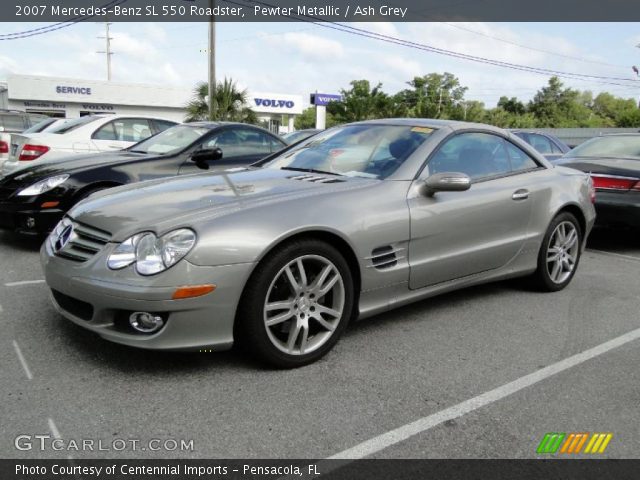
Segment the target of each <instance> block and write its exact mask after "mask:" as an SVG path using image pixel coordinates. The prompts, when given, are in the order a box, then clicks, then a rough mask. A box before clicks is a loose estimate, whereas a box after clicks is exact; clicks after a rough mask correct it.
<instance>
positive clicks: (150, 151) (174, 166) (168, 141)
mask: <svg viewBox="0 0 640 480" xmlns="http://www.w3.org/2000/svg"><path fill="white" fill-rule="evenodd" d="M286 146H287V145H286V144H285V143H284V142H283V141H282V140H281V139H280V138H278V137H277V136H276V135H274V134H272V133H271V132H269V131H267V130H265V129H262V128H259V127H255V126H252V125H245V124H239V123H213V122H196V123H189V124H182V125H177V126H175V127H171V128H169V129H167V130H165V131H164V132H161V133H159V134H157V135H155V136H153V137H151V138H148V139H146V140H143V141H142V142H140V143H137V144H135V145H133V146H131V147H129V148H127V149H125V150H120V151H118V152H113V153H111V152H109V153H104V154H97V155H96V154H93V155H91V156H86V157H77V158H74V159H72V160H64V161H60V162H50V163H46V164H42V165H38V166H33V167H29V168H25V169H22V170H19V171H16V172H14V173H12V174H10V175H7V176H6V177H3V178H0V229H4V230H13V231H16V232H18V233H23V234H32V235H39V234H46V233H48V232H49V231H51V229H52V228H53V227H54V226H55V225H56V223H57V222H58V221H59V220H60V219H61V218H62V216H63V215H64V213H65V212H66V211H67V210H69V209H70V208H71V207H72V206H73V205H75V204H76V203H78V202H79V201H80V200H82V199H84V198H86V197H88V196H89V195H91V194H92V193H94V192H97V191H99V190H104V189H107V188H112V187H117V186H120V185H125V184H129V183H133V182H140V181H143V180H152V179H157V178H163V177H173V176H176V175H185V174H190V173H196V172H202V171H203V170H209V169H211V170H221V169H229V168H234V167H242V166H246V165H248V164H251V163H254V162H256V161H258V160H260V159H262V158H264V157H266V156H268V155H270V154H271V153H274V152H277V151H279V150H281V149H282V148H284V147H286Z"/></svg>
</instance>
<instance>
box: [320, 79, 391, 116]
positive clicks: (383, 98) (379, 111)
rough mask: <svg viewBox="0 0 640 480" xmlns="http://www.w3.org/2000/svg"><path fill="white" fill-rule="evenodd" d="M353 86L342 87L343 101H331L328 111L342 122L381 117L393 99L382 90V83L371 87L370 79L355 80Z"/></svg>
mask: <svg viewBox="0 0 640 480" xmlns="http://www.w3.org/2000/svg"><path fill="white" fill-rule="evenodd" d="M350 85H351V88H350V89H348V90H345V89H342V90H341V91H340V93H341V94H342V101H339V102H331V103H329V105H327V112H328V113H330V114H331V115H333V116H334V117H335V119H336V121H338V122H340V123H344V122H355V121H359V120H370V119H374V118H381V117H382V116H383V112H385V111H387V110H388V109H389V108H390V103H391V102H393V99H391V98H390V97H389V95H387V94H386V93H384V92H383V91H382V84H381V83H378V84H377V85H376V86H375V87H373V88H371V84H370V83H369V80H353V81H352V82H351V83H350Z"/></svg>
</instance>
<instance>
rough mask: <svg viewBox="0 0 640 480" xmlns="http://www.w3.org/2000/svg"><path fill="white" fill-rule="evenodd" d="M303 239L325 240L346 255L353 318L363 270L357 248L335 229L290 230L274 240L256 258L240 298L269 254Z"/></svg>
mask: <svg viewBox="0 0 640 480" xmlns="http://www.w3.org/2000/svg"><path fill="white" fill-rule="evenodd" d="M302 239H313V240H320V241H323V242H325V243H327V244H329V245H331V246H332V247H334V248H335V249H336V250H338V251H339V252H340V254H342V255H343V256H344V259H345V261H346V262H347V264H348V265H349V269H350V270H351V274H352V277H353V284H354V285H353V294H354V299H353V312H351V318H352V319H353V317H354V315H355V314H356V313H357V312H358V305H359V301H360V289H361V285H362V271H361V270H360V263H359V262H358V256H357V255H356V253H355V250H354V249H353V247H352V246H351V244H350V243H349V242H348V241H347V240H346V239H345V238H344V237H343V236H342V235H340V234H338V233H336V232H335V231H331V230H327V229H323V228H311V229H307V230H302V231H295V232H290V233H288V234H287V235H285V236H283V237H281V238H279V239H278V240H276V241H275V242H273V243H272V244H271V245H269V247H268V248H266V249H265V250H264V252H263V253H262V255H260V257H259V258H257V259H256V262H255V264H254V265H253V268H252V269H251V272H250V273H249V275H248V277H247V281H246V283H245V285H244V287H243V289H242V290H243V291H242V295H241V297H240V298H242V297H243V296H244V291H245V289H246V287H247V285H248V284H249V283H250V281H251V277H253V275H254V273H255V271H256V270H257V268H258V267H259V266H260V265H261V264H262V263H263V262H264V261H265V259H266V258H268V257H269V255H270V254H271V253H272V252H274V251H275V250H277V249H279V248H281V247H283V246H284V245H286V244H288V243H291V242H294V241H297V240H302ZM235 323H237V322H235Z"/></svg>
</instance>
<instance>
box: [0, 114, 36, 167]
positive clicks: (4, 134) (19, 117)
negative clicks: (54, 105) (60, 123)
mask: <svg viewBox="0 0 640 480" xmlns="http://www.w3.org/2000/svg"><path fill="white" fill-rule="evenodd" d="M41 120H48V118H47V117H45V116H44V115H40V114H37V113H27V112H21V111H19V110H4V109H0V168H1V167H2V164H3V163H4V162H5V161H6V160H7V158H9V145H10V143H11V134H12V133H20V132H24V131H25V128H26V129H29V130H31V129H32V128H34V127H35V126H36V125H39V124H40V123H41V122H40V121H41Z"/></svg>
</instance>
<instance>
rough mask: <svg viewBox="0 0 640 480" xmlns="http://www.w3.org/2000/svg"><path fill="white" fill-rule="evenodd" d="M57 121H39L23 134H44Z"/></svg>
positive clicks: (52, 119)
mask: <svg viewBox="0 0 640 480" xmlns="http://www.w3.org/2000/svg"><path fill="white" fill-rule="evenodd" d="M56 120H57V119H55V118H46V119H44V120H41V121H39V122H38V123H36V124H35V125H33V126H32V127H30V128H27V129H26V130H25V131H24V132H23V133H38V132H42V131H43V130H44V129H45V128H47V127H49V126H50V125H51V124H52V123H54V122H55V121H56Z"/></svg>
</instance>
